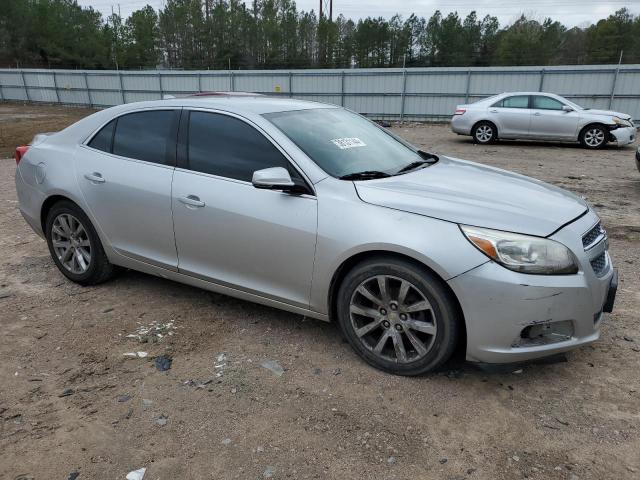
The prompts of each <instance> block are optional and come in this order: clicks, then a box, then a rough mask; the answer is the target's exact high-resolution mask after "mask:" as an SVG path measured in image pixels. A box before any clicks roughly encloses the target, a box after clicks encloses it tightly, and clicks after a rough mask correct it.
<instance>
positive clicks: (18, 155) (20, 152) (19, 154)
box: [15, 145, 29, 164]
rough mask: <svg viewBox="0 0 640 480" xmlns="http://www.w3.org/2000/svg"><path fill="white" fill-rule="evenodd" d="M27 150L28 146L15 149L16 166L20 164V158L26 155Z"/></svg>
mask: <svg viewBox="0 0 640 480" xmlns="http://www.w3.org/2000/svg"><path fill="white" fill-rule="evenodd" d="M27 150H29V145H21V146H19V147H16V155H15V157H16V164H18V163H20V160H22V157H24V155H25V154H26V153H27Z"/></svg>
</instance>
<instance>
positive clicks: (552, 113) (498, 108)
mask: <svg viewBox="0 0 640 480" xmlns="http://www.w3.org/2000/svg"><path fill="white" fill-rule="evenodd" d="M451 129H452V130H453V131H454V132H455V133H457V134H459V135H471V136H472V137H473V141H474V142H476V143H480V144H488V143H493V142H495V141H496V140H498V139H512V140H514V139H520V140H526V139H531V140H555V141H565V142H580V143H581V144H582V146H583V147H585V148H590V149H595V148H602V147H604V146H605V145H606V144H607V143H608V142H614V143H616V144H617V145H618V146H623V145H628V144H630V143H633V142H634V141H635V139H636V127H635V126H634V124H633V120H632V118H631V115H628V114H626V113H620V112H613V111H609V110H595V109H591V108H584V107H581V106H580V105H578V104H576V103H573V102H571V101H569V100H567V99H566V98H564V97H561V96H560V95H554V94H553V93H541V92H511V93H502V94H500V95H495V96H493V97H489V98H485V99H483V100H480V101H478V102H475V103H472V104H470V105H458V106H457V107H456V110H455V112H454V115H453V118H452V119H451Z"/></svg>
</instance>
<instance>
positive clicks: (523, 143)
mask: <svg viewBox="0 0 640 480" xmlns="http://www.w3.org/2000/svg"><path fill="white" fill-rule="evenodd" d="M456 142H457V143H460V144H465V145H474V142H473V139H472V138H471V137H464V136H460V137H459V138H456ZM478 145H479V144H478ZM483 146H485V147H501V146H502V147H538V148H575V149H578V150H584V151H585V152H594V151H595V152H597V151H599V150H624V151H630V152H633V151H634V150H635V149H636V148H637V145H636V144H635V143H631V144H628V145H622V146H618V145H616V144H613V143H608V144H607V145H605V146H604V147H603V148H602V149H593V150H591V149H587V148H584V147H583V146H582V145H580V143H577V142H551V141H549V142H547V141H543V140H505V139H500V140H498V141H497V142H495V143H490V144H487V145H483Z"/></svg>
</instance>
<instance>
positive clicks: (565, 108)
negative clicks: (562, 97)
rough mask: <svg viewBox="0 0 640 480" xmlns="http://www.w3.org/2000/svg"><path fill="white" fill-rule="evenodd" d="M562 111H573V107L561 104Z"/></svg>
mask: <svg viewBox="0 0 640 480" xmlns="http://www.w3.org/2000/svg"><path fill="white" fill-rule="evenodd" d="M562 111H563V112H566V113H569V112H573V108H571V107H570V106H569V105H563V106H562Z"/></svg>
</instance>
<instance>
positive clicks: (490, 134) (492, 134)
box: [471, 122, 498, 145]
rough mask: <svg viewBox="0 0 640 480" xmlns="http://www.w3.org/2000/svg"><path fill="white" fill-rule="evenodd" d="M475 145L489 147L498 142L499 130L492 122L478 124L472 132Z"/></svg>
mask: <svg viewBox="0 0 640 480" xmlns="http://www.w3.org/2000/svg"><path fill="white" fill-rule="evenodd" d="M471 136H472V137H473V141H474V143H477V144H479V145H489V144H490V143H495V142H496V141H497V140H498V128H497V127H496V126H495V125H494V124H493V123H491V122H478V123H476V124H475V125H474V126H473V129H472V130H471Z"/></svg>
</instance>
